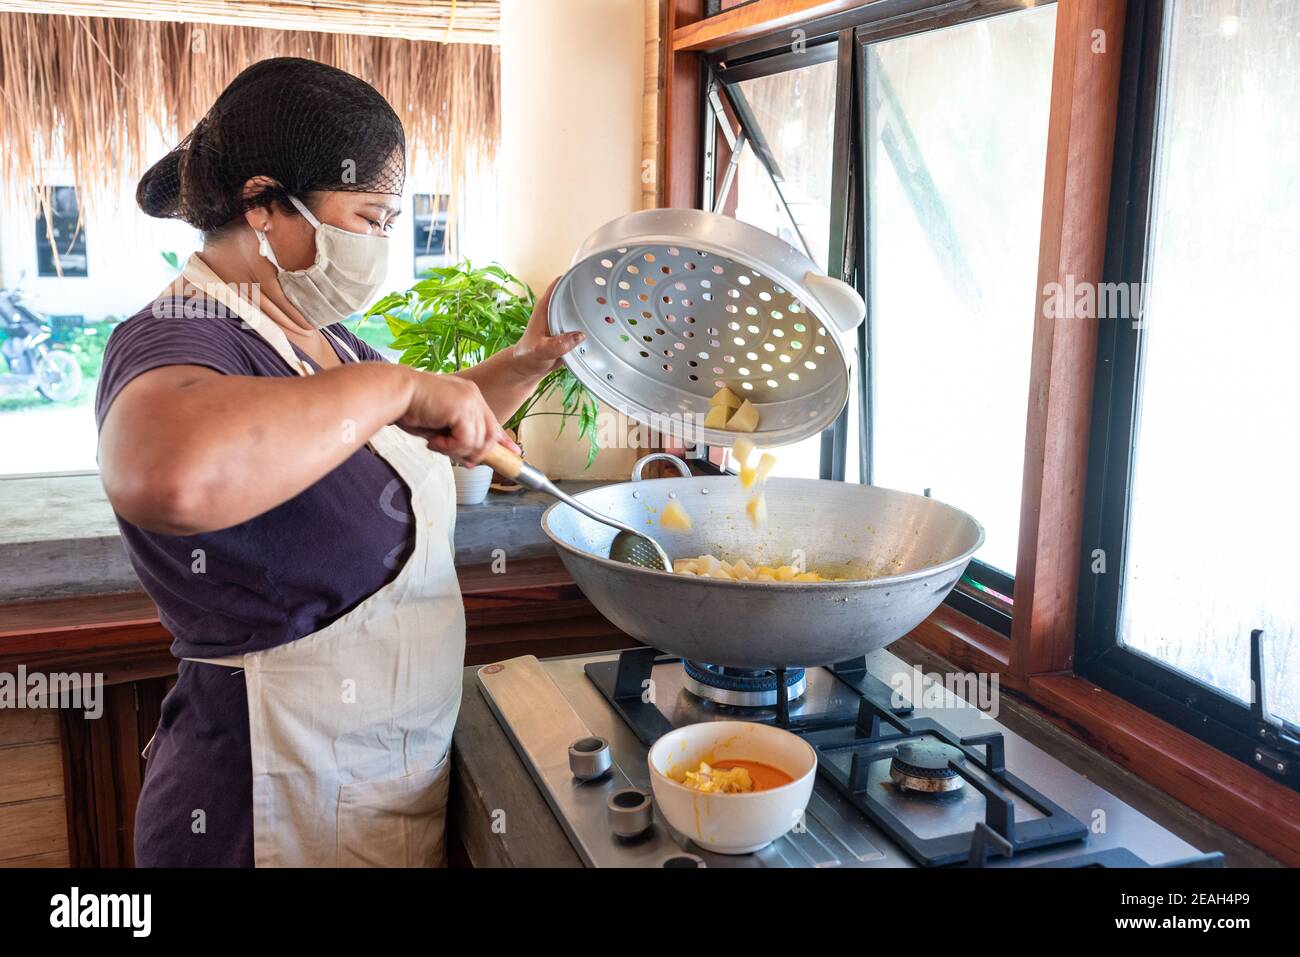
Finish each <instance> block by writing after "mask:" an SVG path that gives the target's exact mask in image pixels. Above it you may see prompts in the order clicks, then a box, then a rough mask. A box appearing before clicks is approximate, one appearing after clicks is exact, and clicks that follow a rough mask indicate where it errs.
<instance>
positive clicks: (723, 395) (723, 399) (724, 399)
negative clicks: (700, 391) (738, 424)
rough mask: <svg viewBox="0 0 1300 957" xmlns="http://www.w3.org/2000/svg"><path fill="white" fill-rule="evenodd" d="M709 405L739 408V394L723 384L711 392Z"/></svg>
mask: <svg viewBox="0 0 1300 957" xmlns="http://www.w3.org/2000/svg"><path fill="white" fill-rule="evenodd" d="M709 405H711V406H717V405H720V406H723V407H725V408H728V409H739V408H740V396H738V395H736V393H734V392H732V391H731V390H730V389H728V388H727V387H726V386H725V385H724V386H723V387H722V388H721V389H719V390H718V391H717V392H715V393H713V398H711V399H710V400H709Z"/></svg>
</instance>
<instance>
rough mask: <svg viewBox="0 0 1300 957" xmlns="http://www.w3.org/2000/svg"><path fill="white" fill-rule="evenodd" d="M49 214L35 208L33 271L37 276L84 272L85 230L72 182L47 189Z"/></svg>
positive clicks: (80, 274)
mask: <svg viewBox="0 0 1300 957" xmlns="http://www.w3.org/2000/svg"><path fill="white" fill-rule="evenodd" d="M47 201H48V204H49V210H48V212H49V215H48V216H47V215H46V211H45V210H43V209H41V208H39V207H40V203H39V202H38V204H37V206H38V209H37V211H36V274H37V275H38V276H68V277H78V276H85V275H86V274H87V273H86V232H85V230H84V229H82V226H81V216H80V213H79V210H78V208H77V190H76V187H73V186H52V187H50V189H49V193H48V200H47Z"/></svg>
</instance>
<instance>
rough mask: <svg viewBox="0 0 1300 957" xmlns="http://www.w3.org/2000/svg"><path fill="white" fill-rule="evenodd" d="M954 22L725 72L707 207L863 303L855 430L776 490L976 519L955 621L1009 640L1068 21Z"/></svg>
mask: <svg viewBox="0 0 1300 957" xmlns="http://www.w3.org/2000/svg"><path fill="white" fill-rule="evenodd" d="M941 13H942V15H941V16H937V17H935V16H926V17H920V18H918V19H909V18H901V19H900V18H899V17H894V16H890V15H888V14H887V12H884V11H883V7H881V8H872V7H868V8H864V9H863V10H862V11H858V12H855V13H853V14H845V15H844V16H842V17H838V18H834V17H832V18H828V19H829V20H831V21H834V22H833V24H832V25H829V26H827V28H826V30H825V32H823V33H821V34H820V35H819V34H818V33H817V31H816V29H812V30H810V31H808V36H807V46H806V47H804V48H801V49H792V48H791V47H790V45H789V43H788V41H786V40H784V38H778V39H776V40H772V41H768V43H769V45H768V46H767V47H763V46H762V44H761V42H760V41H750V42H746V43H742V44H739V45H738V46H737V47H736V48H733V49H729V50H725V51H721V52H719V53H718V54H717V55H715V56H714V58H713V59H712V61H711V74H710V75H711V76H712V77H716V79H717V82H718V88H717V91H716V92H720V93H722V94H725V95H724V96H721V97H719V96H717V95H714V96H713V97H711V103H710V104H709V110H710V117H711V119H712V120H714V121H715V131H714V133H715V137H717V139H716V142H715V146H716V149H715V150H714V153H715V155H716V156H717V161H716V164H715V168H714V169H712V170H711V171H710V170H708V169H706V184H705V188H706V195H707V196H708V197H709V200H710V201H711V202H712V203H713V204H714V205H713V208H715V209H716V210H718V211H720V212H725V213H729V214H731V215H734V216H736V217H737V218H738V219H742V220H744V221H746V222H749V223H752V224H754V225H757V226H760V227H761V228H763V229H766V230H768V231H769V232H772V233H773V234H775V235H777V236H780V237H781V238H782V239H784V240H785V241H786V242H788V243H790V244H791V245H793V246H795V247H796V248H803V249H805V251H807V252H808V254H809V255H810V257H811V258H812V259H814V260H815V261H816V262H817V263H818V264H819V265H821V266H822V267H823V268H827V267H831V269H832V270H834V269H836V268H837V267H839V266H840V265H841V264H846V263H847V264H848V266H849V268H848V269H846V270H843V272H844V274H845V275H852V276H853V280H854V281H855V282H856V284H857V286H858V289H859V291H860V292H862V293H863V295H864V298H865V299H866V301H867V320H866V323H865V324H864V327H863V330H862V335H861V337H860V346H861V348H860V349H859V353H860V355H859V364H858V367H857V368H856V369H854V371H853V378H852V382H851V389H850V394H851V395H852V396H853V399H852V400H851V401H850V403H849V407H848V409H847V410H846V413H845V415H844V416H843V417H842V418H841V420H840V422H839V423H837V425H836V427H835V428H834V429H832V430H828V432H827V433H826V434H825V435H823V436H818V437H814V438H812V439H808V440H805V441H804V442H801V443H799V444H798V446H795V447H792V448H790V449H787V450H786V451H785V453H784V454H783V455H782V457H781V465H780V466H779V467H778V470H779V471H781V472H782V474H786V475H800V476H805V477H822V478H844V479H847V480H849V481H869V482H872V483H874V484H877V485H885V486H890V487H894V488H900V489H904V490H907V491H912V492H916V493H918V494H927V495H932V496H934V497H935V498H939V499H942V500H944V501H946V502H949V503H951V504H953V505H955V506H957V507H959V508H962V509H965V510H966V511H968V512H970V513H971V514H972V515H974V516H975V517H976V518H977V519H978V520H979V521H980V522H981V523H982V524H983V525H984V527H985V531H986V536H987V541H986V544H985V546H984V548H983V549H982V551H981V552H980V554H979V556H977V561H976V562H974V563H972V565H971V569H970V571H969V572H968V575H967V577H966V578H965V579H964V580H963V582H962V584H961V585H960V586H959V588H958V590H957V591H956V592H955V593H954V595H953V596H951V598H950V601H951V602H952V603H953V604H954V605H957V606H958V607H960V608H961V609H962V610H963V611H966V612H967V613H968V614H972V615H975V616H976V617H978V618H980V620H982V621H984V622H985V623H986V624H989V625H991V626H993V627H995V628H997V629H999V630H1001V631H1003V632H1004V633H1007V632H1009V630H1010V610H1011V603H1012V601H1013V596H1014V574H1015V567H1016V551H1017V544H1018V540H1019V530H1020V488H1021V481H1022V471H1023V467H1022V466H1023V456H1024V442H1025V430H1024V425H1025V414H1026V409H1027V397H1028V394H1029V373H1030V361H1029V359H1030V346H1031V342H1032V335H1033V325H1034V322H1033V320H1034V308H1035V302H1036V300H1037V296H1036V286H1037V273H1038V246H1039V227H1040V219H1041V213H1042V199H1043V177H1044V171H1045V160H1046V148H1047V121H1048V113H1049V107H1050V98H1051V81H1052V53H1053V46H1054V39H1055V25H1056V8H1055V6H1054V5H1051V4H1046V5H1041V6H1037V7H1030V8H1028V9H1027V8H1026V7H1025V6H1024V5H1023V4H1020V3H1011V2H1007V0H983V2H978V3H974V4H969V5H963V6H962V7H961V8H960V9H957V8H954V9H950V10H944V11H941ZM955 77H960V78H961V79H960V81H959V82H958V81H956V80H955V79H954V78H955ZM848 78H851V79H852V82H849V79H848ZM837 90H846V91H847V92H848V95H841V96H838V97H837ZM840 99H843V100H849V101H850V102H838V100H840ZM733 129H736V130H737V131H736V132H734V134H733V132H732V131H733ZM719 131H720V132H719ZM724 137H725V138H726V140H727V143H726V147H724V146H723V144H722V142H721V140H722V138H724ZM733 156H734V161H731V157H733ZM837 161H838V162H839V164H840V166H839V169H840V170H841V172H839V173H837V172H836V169H837V167H836V163H837ZM710 173H711V174H712V175H711V176H710V175H709V174H710ZM837 175H838V176H840V177H842V179H839V180H837V178H836V177H837ZM837 243H838V244H839V248H836V245H837ZM860 383H862V385H861V386H860ZM791 452H793V453H794V454H791Z"/></svg>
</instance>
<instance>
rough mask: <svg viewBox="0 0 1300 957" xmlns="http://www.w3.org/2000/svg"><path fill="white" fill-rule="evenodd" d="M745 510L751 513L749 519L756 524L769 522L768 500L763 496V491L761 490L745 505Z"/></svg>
mask: <svg viewBox="0 0 1300 957" xmlns="http://www.w3.org/2000/svg"><path fill="white" fill-rule="evenodd" d="M745 511H746V512H748V513H749V520H750V521H751V522H753V523H754V524H755V525H766V524H767V500H766V499H765V498H763V493H762V492H759V493H758V494H757V495H755V496H754V497H753V498H751V499H750V500H749V502H748V503H747V504H746V505H745Z"/></svg>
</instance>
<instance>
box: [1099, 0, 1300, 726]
mask: <svg viewBox="0 0 1300 957" xmlns="http://www.w3.org/2000/svg"><path fill="white" fill-rule="evenodd" d="M1298 33H1300V10H1296V9H1295V8H1293V7H1290V6H1287V5H1281V4H1276V3H1273V2H1271V0H1217V2H1209V3H1196V4H1174V5H1173V8H1172V13H1171V17H1170V20H1169V22H1168V26H1167V30H1166V33H1165V36H1166V41H1165V42H1166V46H1165V65H1164V71H1165V72H1164V77H1163V80H1162V94H1161V105H1160V111H1159V114H1158V120H1157V146H1156V150H1157V156H1156V169H1155V179H1154V185H1153V194H1152V213H1151V223H1152V233H1151V238H1150V248H1149V252H1148V267H1147V268H1148V271H1147V276H1146V279H1147V282H1148V286H1147V288H1146V294H1147V295H1146V302H1145V312H1144V315H1143V320H1142V322H1143V329H1142V336H1143V341H1142V345H1141V353H1140V367H1141V376H1142V382H1141V391H1140V399H1139V402H1140V413H1139V416H1138V433H1137V439H1136V452H1135V459H1134V465H1133V476H1132V481H1133V488H1132V499H1131V515H1130V524H1129V530H1128V556H1127V562H1126V565H1127V567H1126V568H1125V569H1124V576H1125V578H1124V580H1125V587H1124V592H1123V594H1124V608H1123V617H1122V622H1121V640H1122V641H1123V642H1124V643H1125V644H1126V645H1128V646H1129V647H1131V648H1134V649H1137V650H1139V651H1142V652H1144V653H1146V654H1148V655H1151V656H1154V657H1155V658H1157V659H1159V660H1161V661H1163V662H1166V663H1168V664H1170V665H1173V666H1174V667H1176V668H1178V669H1179V670H1180V671H1183V672H1186V673H1187V674H1189V675H1192V676H1193V677H1195V678H1198V679H1200V680H1201V681H1205V682H1207V683H1209V684H1211V685H1214V686H1215V687H1217V688H1219V689H1220V690H1222V691H1224V692H1226V693H1227V694H1230V695H1232V696H1234V697H1236V698H1239V699H1241V700H1242V701H1248V700H1250V690H1251V689H1250V672H1249V660H1250V656H1249V646H1248V640H1249V635H1250V631H1251V629H1253V628H1263V629H1264V633H1265V640H1266V644H1267V645H1268V646H1269V649H1270V654H1269V657H1270V659H1271V664H1272V673H1271V675H1266V680H1269V688H1270V691H1271V697H1272V701H1271V704H1272V705H1273V707H1274V710H1275V711H1277V712H1278V713H1280V714H1282V715H1284V716H1286V717H1287V718H1289V719H1290V720H1292V721H1295V722H1298V723H1300V638H1298V637H1297V636H1300V587H1297V584H1296V583H1297V581H1300V552H1297V550H1296V547H1295V543H1296V542H1297V541H1300V508H1297V507H1296V504H1295V500H1294V495H1295V492H1294V488H1293V485H1294V483H1293V479H1294V478H1295V476H1296V474H1297V469H1298V468H1300V446H1298V444H1297V422H1298V418H1297V410H1300V377H1298V376H1297V375H1296V369H1295V365H1296V357H1297V356H1300V324H1297V323H1296V321H1295V306H1294V302H1293V300H1292V297H1291V295H1290V291H1289V290H1288V289H1287V288H1286V286H1285V281H1284V277H1287V276H1291V275H1293V274H1294V272H1295V251H1296V249H1298V248H1300V179H1297V177H1296V159H1295V158H1296V156H1298V155H1300V111H1297V110H1296V103H1297V102H1300V41H1297V40H1296V36H1297V34H1298ZM1270 679H1271V680H1270Z"/></svg>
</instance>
